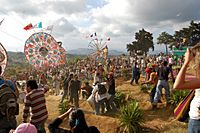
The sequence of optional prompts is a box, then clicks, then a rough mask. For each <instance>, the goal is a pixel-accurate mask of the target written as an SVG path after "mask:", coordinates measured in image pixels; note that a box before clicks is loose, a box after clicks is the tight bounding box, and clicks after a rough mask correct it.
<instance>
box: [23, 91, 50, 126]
mask: <svg viewBox="0 0 200 133" xmlns="http://www.w3.org/2000/svg"><path fill="white" fill-rule="evenodd" d="M45 91H46V90H45V89H34V90H32V91H31V92H29V93H28V94H26V98H25V107H24V111H23V119H24V121H27V117H28V116H29V114H31V117H30V123H32V124H34V125H38V124H42V123H44V122H45V120H46V119H47V118H48V112H47V108H46V102H45V95H44V93H45ZM30 110H31V111H30Z"/></svg>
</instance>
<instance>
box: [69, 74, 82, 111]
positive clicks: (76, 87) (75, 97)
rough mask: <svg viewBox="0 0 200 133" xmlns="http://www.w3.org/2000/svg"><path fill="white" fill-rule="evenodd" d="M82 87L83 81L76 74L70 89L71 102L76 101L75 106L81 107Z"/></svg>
mask: <svg viewBox="0 0 200 133" xmlns="http://www.w3.org/2000/svg"><path fill="white" fill-rule="evenodd" d="M80 89H81V81H80V80H78V75H77V74H75V75H74V79H72V80H71V81H70V84H69V91H70V102H71V103H72V104H73V103H75V107H76V108H79V93H80Z"/></svg>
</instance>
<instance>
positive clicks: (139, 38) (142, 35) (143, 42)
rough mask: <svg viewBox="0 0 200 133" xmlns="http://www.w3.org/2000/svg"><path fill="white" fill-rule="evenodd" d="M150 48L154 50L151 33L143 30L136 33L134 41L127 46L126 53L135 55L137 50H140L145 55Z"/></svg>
mask: <svg viewBox="0 0 200 133" xmlns="http://www.w3.org/2000/svg"><path fill="white" fill-rule="evenodd" d="M150 48H151V49H152V50H154V44H153V36H152V33H149V32H147V31H145V30H144V29H142V30H139V32H136V33H135V41H133V42H132V43H131V44H127V51H129V52H133V53H136V52H137V51H138V50H140V51H142V53H144V54H145V55H146V54H147V52H148V51H149V49H150Z"/></svg>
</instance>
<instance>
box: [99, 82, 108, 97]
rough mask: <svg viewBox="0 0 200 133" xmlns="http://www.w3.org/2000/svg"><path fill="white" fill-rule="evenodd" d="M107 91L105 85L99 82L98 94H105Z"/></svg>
mask: <svg viewBox="0 0 200 133" xmlns="http://www.w3.org/2000/svg"><path fill="white" fill-rule="evenodd" d="M106 92H107V89H106V87H105V85H102V84H99V85H98V94H99V95H102V94H105V93H106Z"/></svg>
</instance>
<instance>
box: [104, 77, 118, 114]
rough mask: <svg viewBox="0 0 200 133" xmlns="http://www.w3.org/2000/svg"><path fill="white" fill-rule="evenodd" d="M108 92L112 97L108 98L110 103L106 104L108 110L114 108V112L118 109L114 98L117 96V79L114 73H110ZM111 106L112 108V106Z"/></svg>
mask: <svg viewBox="0 0 200 133" xmlns="http://www.w3.org/2000/svg"><path fill="white" fill-rule="evenodd" d="M107 84H108V94H109V95H110V99H109V100H108V104H106V108H107V110H108V111H109V110H112V111H113V112H115V111H117V108H116V106H115V104H114V98H115V79H114V76H113V73H109V74H108V80H107ZM110 107H111V108H110Z"/></svg>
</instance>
